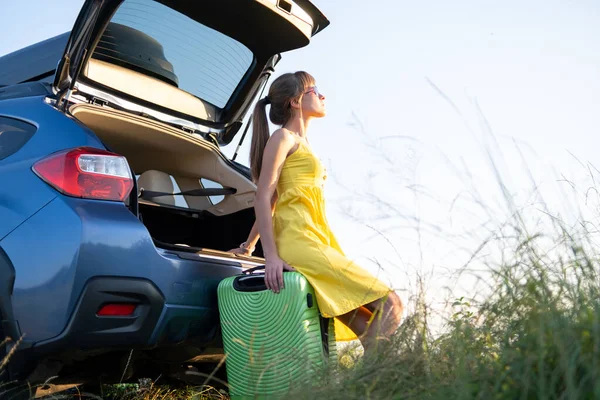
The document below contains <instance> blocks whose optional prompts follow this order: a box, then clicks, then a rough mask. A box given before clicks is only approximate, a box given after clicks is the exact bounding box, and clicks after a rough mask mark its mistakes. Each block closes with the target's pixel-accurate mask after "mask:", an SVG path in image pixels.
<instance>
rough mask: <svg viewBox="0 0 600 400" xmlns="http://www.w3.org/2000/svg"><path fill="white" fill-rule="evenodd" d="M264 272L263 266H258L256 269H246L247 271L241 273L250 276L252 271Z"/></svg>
mask: <svg viewBox="0 0 600 400" xmlns="http://www.w3.org/2000/svg"><path fill="white" fill-rule="evenodd" d="M261 269H262V270H264V269H265V266H264V265H259V266H258V267H254V268H248V269H247V270H244V271H242V273H243V274H246V275H250V274H252V273H253V272H254V271H260V270H261Z"/></svg>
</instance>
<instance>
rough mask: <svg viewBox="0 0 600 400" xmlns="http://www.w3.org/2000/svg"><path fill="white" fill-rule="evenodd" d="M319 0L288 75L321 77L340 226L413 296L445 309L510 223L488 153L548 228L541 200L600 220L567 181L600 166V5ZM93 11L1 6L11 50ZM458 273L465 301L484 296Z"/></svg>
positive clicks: (557, 0) (316, 125)
mask: <svg viewBox="0 0 600 400" xmlns="http://www.w3.org/2000/svg"><path fill="white" fill-rule="evenodd" d="M315 3H316V4H317V5H318V6H319V7H320V8H321V9H322V10H323V12H324V13H325V14H326V15H327V16H328V18H329V19H330V20H331V21H332V24H331V26H330V27H328V28H327V29H326V30H324V31H323V32H321V33H320V34H318V35H317V36H316V37H315V38H314V40H313V43H311V45H309V46H308V47H306V48H304V49H300V50H297V51H295V52H292V53H289V54H288V53H285V54H283V60H282V61H281V62H280V64H279V66H278V71H277V72H278V73H283V72H288V71H295V70H306V71H308V72H310V73H311V74H313V75H314V76H315V78H316V79H317V84H318V87H319V90H320V91H321V92H323V93H324V94H325V95H326V97H327V99H326V103H327V108H328V116H327V117H326V118H325V119H322V120H318V121H314V122H313V124H312V126H311V128H310V132H309V140H310V142H311V143H312V145H313V148H314V150H315V152H316V153H317V154H318V155H319V156H320V157H321V158H322V160H323V162H324V163H325V165H326V166H327V168H328V172H329V179H328V187H327V201H328V212H329V214H328V215H329V221H330V224H331V225H332V228H333V229H334V231H335V232H336V234H337V236H338V239H339V240H340V242H341V244H342V247H344V249H345V250H346V252H347V253H348V254H349V255H351V256H352V257H355V258H357V259H358V260H360V262H361V263H362V264H363V265H364V266H365V267H367V268H369V269H371V270H373V271H375V270H376V267H375V264H374V263H373V262H372V261H369V260H368V259H373V258H375V259H377V260H378V261H379V262H380V263H381V264H382V265H383V267H384V269H385V271H384V276H385V277H387V279H389V280H390V281H391V282H392V284H393V285H394V286H395V287H396V288H398V289H399V290H400V294H401V295H402V296H403V297H404V298H405V299H407V298H408V296H409V295H410V294H413V293H414V289H415V275H416V274H417V272H420V273H422V274H425V275H426V276H427V277H428V278H427V281H426V287H427V288H428V289H429V290H428V294H429V296H430V297H429V300H430V301H431V302H432V304H433V305H434V307H436V304H439V302H440V301H441V300H443V299H444V298H446V297H448V296H449V295H448V293H447V292H445V291H443V290H441V288H443V287H445V286H452V287H457V286H455V283H454V281H453V280H451V279H449V275H450V274H451V273H452V272H453V271H456V270H457V268H458V267H460V266H462V265H463V264H464V263H465V262H466V261H467V260H468V259H469V257H470V256H471V255H472V254H473V253H474V251H475V249H476V248H477V247H478V246H479V244H480V243H481V241H483V240H484V239H485V238H486V237H487V235H488V234H489V233H490V231H495V230H496V229H495V228H496V227H497V226H498V225H499V224H500V223H502V222H503V221H505V220H506V216H507V215H509V208H508V207H507V205H506V204H507V203H506V202H505V200H504V198H503V196H502V191H501V190H500V187H499V184H498V179H497V178H496V176H495V174H494V171H493V169H492V164H491V162H490V160H494V162H495V163H496V166H497V167H498V170H499V171H500V174H501V176H502V179H503V182H504V184H505V185H506V186H507V190H508V193H510V194H511V196H513V202H514V205H515V207H516V208H515V209H523V210H524V213H525V215H526V216H527V218H528V220H529V221H530V222H531V226H532V227H534V228H536V227H537V229H541V230H545V229H547V228H545V227H544V226H542V225H539V224H537V221H538V219H539V218H541V216H542V215H543V214H542V212H541V210H542V209H543V208H544V207H547V208H548V209H549V211H550V212H551V213H552V214H553V215H555V216H561V217H562V218H565V219H566V220H568V221H569V222H573V221H575V219H574V217H575V216H577V215H579V212H580V211H581V212H582V213H584V215H586V216H587V217H588V218H589V219H592V218H597V215H598V214H597V212H596V211H597V207H596V206H597V202H595V203H592V202H590V201H591V198H590V199H588V203H587V205H586V204H585V198H584V197H582V196H581V195H578V194H574V192H573V190H572V189H571V186H570V185H569V184H568V183H567V182H564V181H563V182H561V180H562V179H568V180H570V181H572V182H573V183H574V184H575V185H576V191H577V193H579V194H581V193H584V194H585V192H586V190H587V189H588V188H589V187H590V186H591V185H593V184H594V181H593V180H592V177H591V175H590V173H589V171H590V170H592V171H593V166H596V167H598V168H600V162H598V161H597V159H598V153H599V152H600V136H599V128H600V78H599V76H600V74H599V71H598V70H599V66H600V1H599V0H571V1H569V0H546V1H541V0H525V1H523V0H504V1H491V0H457V1H454V2H447V1H442V0H423V1H419V2H414V1H405V0H386V1H377V2H370V3H366V2H364V1H356V0H352V1H341V0H315ZM81 4H82V2H81V1H80V0H59V1H53V2H46V1H21V2H12V1H9V0H0V15H2V16H3V17H4V18H3V29H2V31H3V33H1V34H0V55H3V54H6V53H8V52H11V51H13V50H16V49H19V48H21V47H23V46H25V45H28V44H31V43H34V42H37V41H39V40H43V39H45V38H47V37H51V36H54V35H56V34H59V33H62V32H65V31H67V30H69V29H70V28H71V26H72V24H73V22H74V20H75V17H76V15H77V13H78V11H79V7H80V5H81ZM7 24H8V25H7ZM236 143H237V142H236ZM249 143H250V140H249V138H248V139H247V140H246V143H245V145H244V146H243V150H242V152H241V155H240V156H239V157H238V161H241V162H247V153H248V152H247V149H248V146H249ZM232 147H233V146H230V147H229V148H228V149H226V153H227V154H231V152H232V151H233V150H232ZM580 162H581V163H583V165H582V164H580ZM588 163H589V164H590V165H588ZM529 174H531V175H529ZM592 175H593V176H594V178H596V179H597V178H599V175H600V174H598V173H597V172H594V174H592ZM530 176H531V177H533V181H534V182H535V183H532V181H531V180H530V179H531V178H530ZM534 186H535V187H537V189H538V192H537V193H538V194H537V195H535V194H534V190H533V187H534ZM591 194H594V192H593V191H592V192H591ZM370 196H371V197H370ZM375 198H377V199H379V200H381V201H382V202H385V203H387V205H386V206H385V207H383V206H382V207H378V206H377V204H378V203H376V202H375V201H374V199H375ZM544 204H546V206H544ZM482 205H483V206H482ZM392 207H393V208H392ZM578 207H580V208H581V210H579V208H578ZM375 230H378V231H380V232H382V233H383V234H384V235H385V238H384V237H382V236H381V235H378V234H376V233H375ZM392 245H393V246H392ZM485 254H490V255H491V256H497V255H498V254H496V253H495V252H493V251H492V252H491V253H490V251H487V250H486V253H485ZM474 266H478V265H477V263H476V264H474ZM479 266H481V265H479ZM460 282H461V285H460V287H461V288H462V289H461V290H457V293H456V294H455V295H456V296H457V295H459V294H465V293H466V294H471V293H472V292H473V291H474V290H476V289H473V286H472V285H473V283H474V282H473V280H472V279H470V278H468V277H463V278H462V279H461V281H460ZM450 297H453V296H450Z"/></svg>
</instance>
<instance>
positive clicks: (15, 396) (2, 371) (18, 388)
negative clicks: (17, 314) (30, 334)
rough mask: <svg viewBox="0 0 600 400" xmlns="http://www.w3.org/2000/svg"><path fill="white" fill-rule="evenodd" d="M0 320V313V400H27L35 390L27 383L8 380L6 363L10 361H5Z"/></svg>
mask: <svg viewBox="0 0 600 400" xmlns="http://www.w3.org/2000/svg"><path fill="white" fill-rule="evenodd" d="M2 320H3V317H2V314H1V313H0V366H1V368H0V399H7V400H29V399H31V398H33V396H34V395H35V390H34V389H31V388H30V387H29V385H27V383H24V382H14V381H11V380H10V376H9V374H8V363H9V362H10V360H9V359H7V354H8V351H7V348H8V343H7V340H6V337H5V336H4V330H3V329H2V323H1V321H2Z"/></svg>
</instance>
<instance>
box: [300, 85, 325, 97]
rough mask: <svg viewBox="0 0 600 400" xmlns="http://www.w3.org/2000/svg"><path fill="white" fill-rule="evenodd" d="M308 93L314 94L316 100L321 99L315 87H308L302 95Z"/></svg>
mask: <svg viewBox="0 0 600 400" xmlns="http://www.w3.org/2000/svg"><path fill="white" fill-rule="evenodd" d="M310 92H313V93H314V94H315V96H317V97H318V98H321V96H322V95H321V94H320V93H319V89H317V87H316V86H312V87H309V88H308V90H307V91H306V92H304V94H307V93H310Z"/></svg>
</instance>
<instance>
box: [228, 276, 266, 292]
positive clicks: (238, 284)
mask: <svg viewBox="0 0 600 400" xmlns="http://www.w3.org/2000/svg"><path fill="white" fill-rule="evenodd" d="M233 288H234V289H235V290H237V291H238V292H260V291H262V290H267V285H265V276H264V275H263V274H260V275H242V276H238V277H237V278H235V279H234V280H233Z"/></svg>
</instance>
